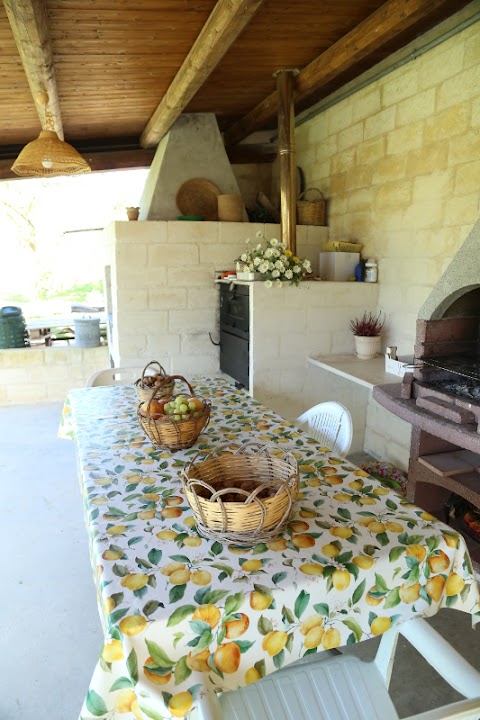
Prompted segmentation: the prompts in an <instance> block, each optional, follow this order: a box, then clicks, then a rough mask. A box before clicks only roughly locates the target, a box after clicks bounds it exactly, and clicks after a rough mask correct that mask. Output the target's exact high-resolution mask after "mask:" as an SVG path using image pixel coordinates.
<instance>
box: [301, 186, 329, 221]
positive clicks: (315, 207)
mask: <svg viewBox="0 0 480 720" xmlns="http://www.w3.org/2000/svg"><path fill="white" fill-rule="evenodd" d="M307 193H310V197H311V198H312V197H313V196H312V193H316V197H315V198H314V199H311V200H307V199H306V196H307ZM302 198H305V199H304V200H302ZM326 209H327V202H326V200H325V198H324V197H323V194H322V193H321V191H320V190H319V189H318V188H308V189H307V190H304V192H303V193H301V195H299V196H298V200H297V224H298V225H326V224H327V223H326Z"/></svg>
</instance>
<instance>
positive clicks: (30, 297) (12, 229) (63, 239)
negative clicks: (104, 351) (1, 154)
mask: <svg viewBox="0 0 480 720" xmlns="http://www.w3.org/2000/svg"><path fill="white" fill-rule="evenodd" d="M147 173H148V170H147V169H142V170H123V171H117V172H105V173H92V174H87V175H79V176H68V177H57V178H48V179H39V178H34V179H33V178H32V179H22V180H11V181H4V182H0V210H1V212H2V222H1V224H0V238H1V248H2V262H1V263H0V306H4V305H18V306H20V307H21V308H22V310H23V313H24V315H26V316H27V317H35V316H41V315H51V314H53V313H57V312H58V313H66V312H69V311H70V306H71V304H72V303H88V304H93V305H99V304H100V305H103V303H104V300H103V273H104V268H103V264H102V256H101V253H100V252H99V246H100V243H101V235H102V232H103V228H104V227H106V226H107V225H108V224H109V223H111V222H113V221H114V220H126V219H127V216H126V212H125V208H126V207H128V206H132V205H133V206H135V205H139V201H140V197H141V194H142V191H143V187H144V185H145V180H146V177H147Z"/></svg>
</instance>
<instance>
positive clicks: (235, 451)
mask: <svg viewBox="0 0 480 720" xmlns="http://www.w3.org/2000/svg"><path fill="white" fill-rule="evenodd" d="M209 421H210V418H209ZM272 449H275V450H276V449H277V448H276V447H275V445H274V444H273V443H271V444H265V443H261V442H258V440H250V441H249V442H246V443H243V444H241V445H239V444H237V443H235V442H233V443H224V444H222V445H217V447H214V448H213V449H212V450H199V451H198V452H197V454H196V455H194V457H193V458H192V459H191V460H190V461H189V462H188V463H187V464H186V465H185V467H184V472H183V474H184V475H185V477H186V478H187V479H188V473H189V472H190V470H191V469H192V468H193V466H194V465H195V462H196V461H197V460H198V458H199V457H200V456H201V455H203V460H207V459H208V458H210V459H213V458H215V457H217V456H218V455H223V453H225V452H231V453H232V455H247V456H248V455H251V456H255V455H264V456H265V457H269V456H270V454H271V452H270V451H271V450H272ZM252 451H253V452H252ZM279 459H280V460H283V461H284V462H288V464H289V465H291V466H292V469H293V470H294V471H295V473H296V472H297V468H298V462H297V459H296V458H295V455H294V454H293V453H292V451H291V450H284V451H283V455H282V457H281V458H279Z"/></svg>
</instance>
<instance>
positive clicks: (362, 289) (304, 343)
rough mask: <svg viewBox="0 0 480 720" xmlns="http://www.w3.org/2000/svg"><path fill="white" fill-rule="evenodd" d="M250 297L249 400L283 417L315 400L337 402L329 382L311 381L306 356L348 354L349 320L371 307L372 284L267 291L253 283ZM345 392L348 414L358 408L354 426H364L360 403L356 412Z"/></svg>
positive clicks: (374, 299) (294, 414)
mask: <svg viewBox="0 0 480 720" xmlns="http://www.w3.org/2000/svg"><path fill="white" fill-rule="evenodd" d="M251 293H252V305H251V307H252V313H251V318H250V337H251V345H250V363H251V364H250V367H251V369H252V370H253V374H252V379H251V387H250V390H251V392H252V394H253V396H254V397H255V398H256V399H257V400H259V401H260V402H263V403H265V404H266V405H268V406H269V407H271V408H273V409H274V410H276V411H277V412H279V413H280V414H281V415H283V416H284V417H286V418H288V419H294V418H295V417H297V416H298V415H299V414H300V413H301V412H303V411H304V410H306V409H307V408H308V407H311V406H312V405H314V404H315V403H317V402H321V401H323V400H335V399H340V398H338V397H337V396H336V390H335V387H334V385H333V383H332V384H329V383H328V382H327V383H326V384H322V383H321V381H320V379H319V376H318V375H316V376H315V378H316V379H313V378H312V376H311V369H310V367H309V366H308V365H307V362H306V358H307V357H309V356H310V355H331V354H333V355H335V354H342V353H347V354H353V352H354V340H353V335H352V333H351V332H350V329H349V323H350V320H351V319H352V318H353V317H355V315H357V314H358V312H359V309H360V308H361V311H362V312H363V309H365V310H367V311H368V310H373V309H375V308H376V306H377V303H378V285H375V284H370V283H347V282H345V283H334V282H305V283H302V284H301V285H300V286H299V287H291V286H289V285H287V286H285V287H282V288H271V289H269V288H266V287H265V286H264V284H263V283H253V285H252V288H251ZM346 392H347V394H348V397H347V396H345V397H344V401H345V403H346V404H347V406H348V407H349V409H350V411H351V412H352V413H355V412H356V410H358V412H359V415H358V417H357V418H356V419H357V424H358V423H362V424H364V422H365V405H366V403H365V400H363V409H361V408H360V405H361V404H362V403H361V402H360V401H358V400H357V399H354V394H353V393H354V388H353V387H351V388H350V389H349V390H347V391H346ZM342 397H343V396H342ZM345 398H347V399H345ZM340 401H341V400H340Z"/></svg>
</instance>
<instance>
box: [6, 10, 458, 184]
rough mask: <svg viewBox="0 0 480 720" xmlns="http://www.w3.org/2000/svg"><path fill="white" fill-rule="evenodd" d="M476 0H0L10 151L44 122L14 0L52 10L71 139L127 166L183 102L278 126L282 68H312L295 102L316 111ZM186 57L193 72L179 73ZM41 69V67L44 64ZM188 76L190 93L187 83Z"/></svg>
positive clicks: (249, 126)
mask: <svg viewBox="0 0 480 720" xmlns="http://www.w3.org/2000/svg"><path fill="white" fill-rule="evenodd" d="M466 4H467V2H466V1H463V0H387V2H385V0H308V1H307V0H295V2H292V0H250V1H249V2H247V0H218V2H216V0H136V2H135V3H132V2H131V0H4V6H3V5H2V4H1V3H0V60H1V62H0V102H1V113H0V158H1V157H2V156H3V157H4V158H7V157H9V155H10V156H13V157H14V156H15V152H16V151H17V149H18V146H21V145H24V144H25V143H27V142H29V141H30V140H32V139H33V138H35V137H36V136H37V135H38V132H39V130H40V120H39V115H38V113H37V108H36V107H35V102H34V100H33V98H32V91H31V87H30V86H31V84H32V80H31V77H30V86H29V82H28V80H27V75H26V71H25V69H24V67H23V65H22V58H21V54H20V53H19V49H18V48H17V43H16V41H15V37H14V32H16V35H17V42H18V34H19V32H20V31H21V28H20V30H19V28H18V26H17V28H16V29H15V27H14V23H13V21H12V17H11V15H12V10H11V7H12V6H13V7H14V8H15V14H16V16H17V18H16V22H17V23H20V24H21V23H22V22H25V20H23V19H22V17H21V15H22V13H21V11H22V10H23V9H25V11H26V12H27V13H28V12H31V11H32V8H33V10H35V9H37V10H38V6H42V11H43V10H44V11H46V18H47V25H48V28H47V30H48V34H49V46H50V47H49V51H50V52H51V57H53V68H54V76H55V78H54V79H55V81H56V88H57V93H58V105H59V112H60V114H61V124H62V125H63V131H64V135H65V139H66V140H67V141H68V142H70V143H72V144H74V145H76V146H78V147H79V148H80V149H82V148H84V149H85V153H84V154H85V155H86V156H87V148H90V149H91V148H98V150H99V151H100V150H101V151H102V152H103V156H105V155H106V154H107V153H108V151H109V150H111V151H112V162H113V163H114V164H113V166H115V163H116V164H117V165H121V161H120V160H119V150H121V149H122V148H125V147H133V148H134V147H135V146H137V147H139V145H140V138H142V144H143V145H144V146H145V147H152V146H154V145H155V144H156V143H157V142H158V139H159V137H158V133H157V134H155V132H153V133H152V132H151V131H152V126H155V127H161V132H160V137H161V135H162V134H163V132H164V127H163V126H162V125H161V119H162V117H163V118H164V119H166V121H167V124H168V123H170V122H171V121H174V119H175V117H174V115H175V113H174V112H172V111H171V108H172V103H173V105H174V106H175V107H176V109H177V110H178V112H180V111H182V109H183V111H184V112H213V113H215V114H216V116H217V119H218V122H219V125H220V128H221V129H222V130H223V131H225V137H226V138H227V139H228V140H229V142H230V143H235V142H238V141H240V140H242V139H243V138H244V137H245V134H246V133H247V132H251V131H254V130H256V129H264V128H274V127H275V124H276V118H275V112H276V108H275V104H276V97H275V93H274V91H275V80H274V78H273V77H272V75H273V73H274V72H275V71H276V70H278V69H279V68H284V67H295V68H298V69H300V70H301V71H302V72H301V73H300V75H299V79H298V82H299V83H300V84H299V92H298V93H297V105H296V107H297V109H305V108H306V107H308V106H310V105H311V104H313V103H314V102H317V101H318V100H319V99H321V98H322V97H326V96H327V95H328V94H329V93H331V92H332V91H334V90H336V89H338V88H339V87H341V86H342V85H343V84H345V83H346V82H348V81H350V80H351V79H353V78H355V77H356V76H358V75H359V74H360V73H362V72H363V71H364V70H366V69H367V68H369V67H372V66H373V65H374V64H376V63H377V62H379V61H380V60H382V59H383V58H384V57H386V56H388V55H389V54H391V53H392V52H394V51H395V50H397V49H399V48H401V47H403V46H404V45H406V44H407V43H408V42H410V41H411V40H412V39H414V38H415V37H417V36H418V35H420V34H421V33H423V32H425V31H426V30H428V29H430V28H431V27H433V26H434V25H436V24H437V23H439V22H440V21H441V20H442V19H444V18H446V17H448V16H450V15H452V14H453V13H455V12H456V11H457V10H459V9H460V8H461V7H463V6H464V5H466ZM9 6H10V10H9V15H10V18H9V17H8V16H7V12H6V9H7V10H8V9H9ZM234 6H235V7H234ZM17 10H18V11H19V12H18V13H17V12H16V11H17ZM212 11H213V12H215V13H217V15H216V16H215V15H212V17H211V20H210V22H212V18H213V20H214V25H213V30H212V32H211V34H210V36H209V38H208V39H207V40H206V41H205V42H208V43H210V45H209V46H208V50H207V51H205V44H204V42H203V40H202V43H197V47H196V49H195V50H194V51H193V57H192V54H191V55H190V56H189V52H190V50H191V48H192V46H193V45H194V43H195V41H196V40H197V38H198V36H199V35H200V33H201V32H202V28H204V26H205V24H206V23H207V21H209V17H210V16H211V14H212ZM217 18H218V20H217ZM11 23H12V24H11ZM207 29H208V26H207ZM204 32H205V31H204ZM215 33H217V35H215ZM29 37H31V38H32V40H31V42H32V43H34V42H35V38H34V36H33V34H32V33H31V27H30V28H28V27H27V43H28V42H29V40H28V38H29ZM212 38H213V39H212ZM335 43H336V45H335ZM199 44H200V45H201V48H200V51H201V52H199V49H198V45H199ZM334 45H335V48H334V49H333V50H331V48H332V46H334ZM42 47H43V46H42ZM187 56H189V58H188V64H184V63H185V60H186V58H187ZM47 57H48V53H47ZM319 58H320V59H319ZM30 62H31V63H32V62H33V63H37V64H38V62H39V61H38V58H37V60H30ZM327 63H328V72H327V71H325V68H326V67H327ZM182 64H184V66H183V69H182V72H183V76H181V75H177V74H178V73H179V70H180V68H181V67H182ZM322 69H323V71H322ZM30 71H31V72H30V75H32V73H33V76H34V77H35V76H36V75H35V73H36V72H37V71H38V68H32V67H30ZM27 74H28V72H27ZM175 78H177V79H176V80H175ZM172 83H173V84H172ZM195 83H196V85H195ZM202 83H203V84H202ZM179 85H182V87H181V90H182V92H183V95H182V94H181V93H180V91H177V87H179ZM169 88H170V90H169ZM167 90H169V95H167V96H166V93H167ZM272 93H273V94H272ZM170 95H172V100H171V101H170V99H169V96H170ZM190 96H191V97H190ZM164 98H165V100H164ZM182 98H184V99H185V98H186V105H185V107H182ZM167 99H168V103H167ZM162 100H164V101H163V103H162ZM184 102H185V100H184ZM175 103H176V105H175ZM167 104H168V109H169V113H170V114H169V115H168V117H167V116H166V114H165V113H166V106H167ZM177 106H178V107H177ZM157 108H159V110H158V112H157V114H156V116H155V115H154V113H155V111H156V109H157ZM178 112H177V115H178ZM152 116H153V118H152ZM158 116H160V125H158V124H157V123H158V120H159V117H158ZM151 119H152V120H151ZM150 120H151V122H150V123H149V121H150ZM153 129H155V128H153ZM114 151H115V152H114ZM148 156H149V155H148V153H145V152H143V153H141V154H139V157H143V158H145V157H148ZM107 164H108V163H107ZM3 176H5V175H3ZM0 177H2V175H1V174H0Z"/></svg>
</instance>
